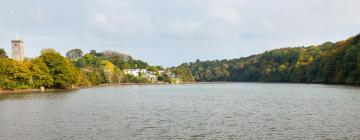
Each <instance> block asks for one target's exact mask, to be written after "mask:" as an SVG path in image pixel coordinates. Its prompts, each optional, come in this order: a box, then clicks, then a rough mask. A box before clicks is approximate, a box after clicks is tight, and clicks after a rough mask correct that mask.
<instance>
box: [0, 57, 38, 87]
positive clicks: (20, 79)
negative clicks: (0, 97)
mask: <svg viewBox="0 0 360 140" xmlns="http://www.w3.org/2000/svg"><path fill="white" fill-rule="evenodd" d="M29 85H31V72H30V71H29V70H28V69H27V68H26V66H24V65H23V64H22V63H21V62H17V61H13V60H10V59H7V58H0V88H5V89H15V88H19V89H22V88H29Z"/></svg>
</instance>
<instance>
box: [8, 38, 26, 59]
mask: <svg viewBox="0 0 360 140" xmlns="http://www.w3.org/2000/svg"><path fill="white" fill-rule="evenodd" d="M11 47H12V59H14V60H17V61H23V60H24V42H23V40H21V39H16V40H11Z"/></svg>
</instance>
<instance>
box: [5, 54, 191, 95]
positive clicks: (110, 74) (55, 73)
mask: <svg viewBox="0 0 360 140" xmlns="http://www.w3.org/2000/svg"><path fill="white" fill-rule="evenodd" d="M124 69H147V70H148V71H152V72H154V73H155V74H156V76H157V78H158V79H157V81H159V82H163V83H172V80H173V79H171V77H170V76H169V75H166V74H160V73H159V71H160V70H162V71H169V72H170V73H174V74H176V75H178V76H179V77H180V78H181V80H182V81H184V82H188V81H194V78H192V79H191V78H189V77H188V76H186V75H184V73H190V72H189V71H187V72H183V71H184V69H179V70H178V69H164V68H162V67H160V66H150V65H148V64H147V63H146V62H144V61H141V60H135V59H133V58H132V57H131V56H129V55H125V54H121V53H118V52H115V51H104V52H101V53H98V52H96V51H95V50H92V51H91V52H89V53H87V54H83V52H82V50H80V49H73V50H70V51H68V52H67V53H66V57H64V56H62V55H61V54H60V53H58V52H56V51H55V50H53V49H44V50H42V51H41V55H40V56H39V57H37V58H33V59H25V60H24V61H23V62H19V61H15V60H12V59H9V58H8V56H7V54H6V52H5V51H4V49H0V89H2V88H3V89H28V88H39V87H45V88H74V87H81V86H92V85H100V84H116V83H151V82H153V81H150V80H149V79H147V78H144V77H140V76H138V77H134V76H132V75H125V74H124V72H123V70H124ZM186 70H187V69H186ZM182 77H184V78H182ZM190 77H191V76H190Z"/></svg>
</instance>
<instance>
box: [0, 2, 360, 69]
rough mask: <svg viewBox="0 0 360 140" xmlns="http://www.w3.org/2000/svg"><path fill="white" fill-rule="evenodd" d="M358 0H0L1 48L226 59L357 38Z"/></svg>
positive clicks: (156, 60) (174, 60) (153, 60)
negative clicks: (19, 44)
mask: <svg viewBox="0 0 360 140" xmlns="http://www.w3.org/2000/svg"><path fill="white" fill-rule="evenodd" d="M359 7H360V1H359V0H31V1H30V0H1V4H0V48H5V50H6V51H7V53H8V55H9V56H11V52H10V49H11V48H10V45H11V42H10V40H11V39H15V38H16V36H17V33H18V34H19V35H20V37H21V38H22V39H23V40H24V43H25V54H26V56H27V57H30V58H31V57H36V56H38V55H39V54H40V51H41V49H43V48H54V49H56V50H57V51H59V52H61V53H62V54H65V53H66V52H67V51H68V50H71V49H74V48H80V49H82V50H83V51H84V52H85V53H86V52H89V51H90V50H92V49H94V50H98V51H99V52H100V51H104V50H114V51H118V52H121V53H125V54H129V55H131V56H133V57H134V58H136V59H141V60H144V61H146V62H148V63H149V64H151V65H162V66H166V67H167V66H176V65H179V64H181V63H184V62H191V61H195V60H196V59H200V60H214V59H232V58H239V57H245V56H249V55H252V54H258V53H262V52H264V51H266V50H271V49H275V48H282V47H296V46H308V45H317V44H321V43H323V42H326V41H332V42H334V41H338V40H343V39H346V38H348V37H350V36H353V35H356V34H358V33H359V32H360V15H359V13H360V8H359Z"/></svg>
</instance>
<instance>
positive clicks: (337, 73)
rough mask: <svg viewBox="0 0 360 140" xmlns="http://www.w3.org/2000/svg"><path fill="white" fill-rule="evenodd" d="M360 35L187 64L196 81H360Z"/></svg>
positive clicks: (334, 82) (182, 66) (181, 66)
mask: <svg viewBox="0 0 360 140" xmlns="http://www.w3.org/2000/svg"><path fill="white" fill-rule="evenodd" d="M359 42H360V34H359V35H357V36H354V37H351V38H349V39H347V40H343V41H339V42H336V43H331V42H326V43H324V44H322V45H318V46H308V47H295V48H281V49H276V50H271V51H266V52H265V53H262V54H258V55H252V56H249V57H244V58H239V59H232V60H214V61H200V60H197V61H196V62H191V63H184V64H182V65H180V66H178V67H177V68H178V69H179V68H183V69H188V70H190V71H191V72H192V75H193V76H194V77H195V80H196V81H244V82H301V83H329V84H360V43H359Z"/></svg>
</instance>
